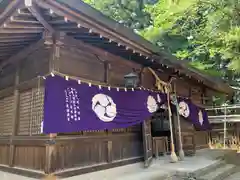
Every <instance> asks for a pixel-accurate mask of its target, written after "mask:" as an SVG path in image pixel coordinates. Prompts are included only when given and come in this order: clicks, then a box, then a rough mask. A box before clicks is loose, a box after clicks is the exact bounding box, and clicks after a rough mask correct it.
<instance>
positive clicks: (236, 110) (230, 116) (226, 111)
mask: <svg viewBox="0 0 240 180" xmlns="http://www.w3.org/2000/svg"><path fill="white" fill-rule="evenodd" d="M207 111H208V118H209V121H210V122H211V123H223V122H224V121H226V122H240V104H236V105H226V106H219V107H211V108H207Z"/></svg>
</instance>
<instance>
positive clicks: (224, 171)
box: [199, 164, 236, 180]
mask: <svg viewBox="0 0 240 180" xmlns="http://www.w3.org/2000/svg"><path fill="white" fill-rule="evenodd" d="M235 171H236V166H234V165H232V164H226V165H223V166H220V167H219V168H217V169H215V170H213V171H212V172H210V173H207V174H205V175H203V176H200V178H199V179H201V180H224V179H225V178H227V177H228V176H229V175H231V174H233V173H235Z"/></svg>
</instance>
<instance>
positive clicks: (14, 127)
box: [9, 68, 19, 167]
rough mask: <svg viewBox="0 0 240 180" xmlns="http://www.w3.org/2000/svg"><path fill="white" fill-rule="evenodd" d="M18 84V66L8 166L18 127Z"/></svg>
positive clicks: (11, 159) (11, 158)
mask: <svg viewBox="0 0 240 180" xmlns="http://www.w3.org/2000/svg"><path fill="white" fill-rule="evenodd" d="M18 84H19V68H17V70H16V75H15V89H14V95H13V96H14V101H13V102H14V104H13V119H12V135H11V138H10V147H9V166H10V167H12V166H13V165H14V154H15V145H14V144H13V137H14V136H16V135H17V128H18V120H19V118H18V115H19V89H18V88H17V86H18Z"/></svg>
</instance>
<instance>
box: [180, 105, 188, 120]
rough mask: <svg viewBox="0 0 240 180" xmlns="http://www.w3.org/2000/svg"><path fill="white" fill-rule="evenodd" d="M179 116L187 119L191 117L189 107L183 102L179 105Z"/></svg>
mask: <svg viewBox="0 0 240 180" xmlns="http://www.w3.org/2000/svg"><path fill="white" fill-rule="evenodd" d="M179 114H180V115H182V116H183V117H185V118H188V117H189V115H190V110H189V106H188V104H187V103H186V102H184V101H181V102H180V103H179Z"/></svg>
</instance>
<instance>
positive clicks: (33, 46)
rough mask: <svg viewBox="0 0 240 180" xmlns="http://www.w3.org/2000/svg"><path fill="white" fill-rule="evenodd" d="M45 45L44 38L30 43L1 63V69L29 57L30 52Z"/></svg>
mask: <svg viewBox="0 0 240 180" xmlns="http://www.w3.org/2000/svg"><path fill="white" fill-rule="evenodd" d="M42 46H44V40H43V39H41V40H39V41H38V42H36V43H34V44H30V45H29V46H28V47H26V48H25V49H24V50H22V51H20V52H19V53H17V54H15V55H13V56H11V57H10V58H9V59H8V60H6V61H4V62H3V63H1V64H0V70H2V69H3V68H4V66H6V65H7V64H11V63H15V62H19V61H20V60H22V59H24V58H25V57H27V56H28V55H29V54H31V53H32V52H34V51H36V50H37V49H39V48H40V47H42Z"/></svg>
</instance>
